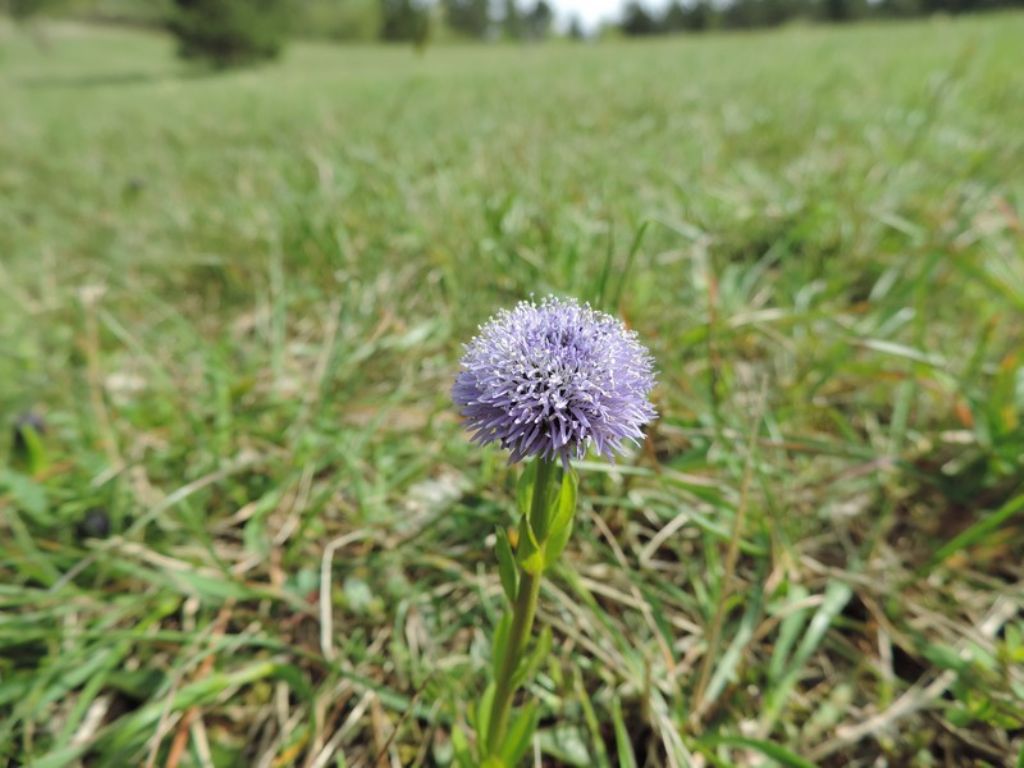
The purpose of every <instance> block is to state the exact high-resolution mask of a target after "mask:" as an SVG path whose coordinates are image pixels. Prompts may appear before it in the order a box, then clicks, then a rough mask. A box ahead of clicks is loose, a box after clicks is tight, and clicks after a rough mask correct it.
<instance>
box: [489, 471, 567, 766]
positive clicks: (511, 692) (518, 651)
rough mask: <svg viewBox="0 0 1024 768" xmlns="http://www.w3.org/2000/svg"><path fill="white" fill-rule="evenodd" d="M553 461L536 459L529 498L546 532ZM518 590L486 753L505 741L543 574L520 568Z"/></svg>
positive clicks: (536, 522)
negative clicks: (520, 663)
mask: <svg viewBox="0 0 1024 768" xmlns="http://www.w3.org/2000/svg"><path fill="white" fill-rule="evenodd" d="M554 470H555V464H554V462H550V461H544V460H543V459H538V460H537V477H536V479H535V480H534V484H533V498H532V499H531V501H530V524H531V526H532V527H533V529H534V530H538V529H540V530H542V531H545V532H546V531H547V528H548V526H547V520H546V515H547V514H548V504H547V496H548V490H547V489H548V485H549V484H550V483H551V479H552V478H553V477H554V475H555V471H554ZM519 577H520V578H519V591H518V592H517V593H516V601H515V604H514V605H513V606H512V625H511V627H509V633H508V645H506V647H505V658H504V659H502V660H501V669H500V670H499V671H498V679H497V680H496V681H495V686H494V703H493V704H492V706H491V719H490V725H489V726H488V728H487V752H488V754H489V755H496V754H498V751H499V750H500V749H501V745H502V743H503V742H504V740H505V733H506V731H507V730H508V716H509V713H510V712H511V710H512V698H513V697H514V696H515V693H516V690H515V687H514V686H513V679H514V678H515V674H516V669H517V668H518V667H519V661H520V659H521V658H522V655H523V651H524V650H526V644H527V642H528V641H529V639H530V633H531V631H532V630H533V617H534V615H535V614H536V613H537V598H538V596H539V595H540V577H541V574H539V573H537V574H533V573H527V572H526V571H523V570H522V569H520V571H519Z"/></svg>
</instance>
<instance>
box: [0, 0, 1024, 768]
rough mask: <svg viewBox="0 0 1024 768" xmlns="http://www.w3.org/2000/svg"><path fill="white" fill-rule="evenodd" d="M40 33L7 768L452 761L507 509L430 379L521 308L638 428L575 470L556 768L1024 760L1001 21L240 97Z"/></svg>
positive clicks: (116, 34) (309, 76)
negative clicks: (569, 307) (627, 449)
mask: <svg viewBox="0 0 1024 768" xmlns="http://www.w3.org/2000/svg"><path fill="white" fill-rule="evenodd" d="M47 36H48V39H49V49H48V50H46V51H42V50H40V49H38V48H36V47H34V45H33V43H32V41H31V38H29V37H28V36H26V35H23V34H18V33H16V32H14V31H13V30H12V29H10V28H9V27H0V350H2V353H3V354H2V356H0V413H3V414H6V416H7V420H8V422H10V421H13V420H14V418H15V417H16V415H17V414H19V413H22V412H25V411H26V410H29V409H35V410H36V411H38V412H39V413H40V414H42V415H43V416H44V417H45V420H46V422H47V427H48V431H47V434H46V435H45V436H44V439H43V443H44V445H45V449H46V451H47V452H48V455H49V460H48V461H47V462H46V464H45V466H37V467H36V468H35V472H34V474H33V473H30V472H29V470H28V469H27V468H26V467H24V466H22V465H20V464H19V463H18V456H16V455H14V452H13V451H12V450H8V449H7V448H6V447H5V448H3V449H2V451H3V452H2V453H0V456H3V457H5V461H4V464H3V465H5V466H6V467H7V468H5V469H0V762H2V761H3V760H4V759H6V760H8V761H9V764H11V765H32V766H37V767H39V768H43V767H44V766H61V765H72V764H75V763H76V761H81V762H82V764H85V765H90V766H92V765H96V766H125V765H179V764H180V765H217V766H221V765H238V766H285V765H304V766H325V765H349V766H370V765H391V766H399V765H445V764H446V761H447V760H448V758H449V757H450V744H449V741H448V733H449V728H450V725H451V723H452V722H455V721H461V720H463V719H464V717H465V713H466V711H467V708H468V707H470V706H472V705H474V703H475V702H474V700H473V696H474V694H475V693H476V692H479V691H480V690H481V689H482V683H483V680H484V677H485V667H486V664H487V656H488V653H489V651H488V645H487V637H488V636H489V634H490V630H491V627H492V626H493V623H494V621H495V619H496V617H497V611H498V607H499V605H500V600H501V597H500V595H501V588H500V585H499V583H498V578H497V572H496V569H495V568H494V566H493V553H492V550H491V546H492V544H493V535H492V533H493V530H494V526H495V525H496V524H498V523H499V522H500V521H502V520H503V519H506V520H507V517H505V516H507V515H508V513H509V511H510V507H511V504H510V489H511V488H512V483H513V480H514V478H513V476H512V472H511V471H510V470H509V468H508V467H506V466H505V465H504V461H503V458H502V457H501V456H500V455H499V454H498V453H496V452H493V453H485V454H481V452H480V451H478V450H477V449H475V448H471V447H470V446H468V445H467V441H466V439H465V436H464V435H463V434H462V433H461V432H460V429H459V425H458V423H457V420H456V419H455V417H454V415H453V413H452V409H451V407H450V405H449V401H448V395H447V391H448V388H449V385H450V382H451V380H452V377H453V375H454V371H455V366H456V362H457V359H458V355H459V351H460V342H461V341H463V340H466V339H467V338H468V336H469V335H470V334H471V333H472V331H473V330H474V329H475V327H476V325H477V324H478V323H480V322H482V321H483V320H485V319H486V318H487V316H488V315H489V314H490V313H491V312H492V311H493V310H494V309H496V308H497V307H499V306H502V305H508V304H510V303H512V302H514V301H515V300H516V299H518V298H520V297H522V296H524V295H527V294H529V293H530V292H535V293H537V294H543V293H546V292H549V291H554V292H559V293H567V294H573V295H578V296H581V297H584V298H589V299H591V300H592V301H594V302H596V303H600V304H601V305H603V306H605V307H608V308H611V309H614V310H615V311H618V312H619V313H621V315H622V316H623V317H625V318H626V319H627V320H628V322H629V323H630V324H631V325H632V326H633V327H634V328H636V329H637V330H638V331H639V332H640V334H641V335H642V337H643V338H644V339H645V340H646V341H647V342H648V343H649V344H650V345H651V347H652V348H653V350H654V352H655V354H656V357H657V359H658V365H659V368H660V371H661V384H660V387H659V389H658V391H657V393H656V397H657V402H658V407H659V410H660V411H661V413H662V418H661V420H660V421H659V422H658V424H657V425H656V427H655V428H654V430H653V434H652V437H651V440H650V441H649V443H648V445H647V446H646V447H645V449H644V450H643V451H641V452H639V453H638V455H636V456H635V457H634V458H633V459H630V460H628V461H624V462H622V463H620V464H619V465H618V466H615V467H609V466H605V465H599V464H593V465H587V466H585V467H584V468H583V480H582V492H583V497H584V510H583V513H582V519H581V521H580V523H579V525H578V530H577V535H576V536H575V538H574V541H573V543H572V545H571V550H570V553H569V557H571V560H572V562H573V570H572V571H571V572H570V571H562V572H560V573H559V574H556V576H555V578H554V579H552V580H551V581H550V582H549V583H547V584H546V585H545V591H544V593H543V594H542V598H541V621H542V622H544V623H546V624H548V625H550V626H552V627H553V629H554V631H555V638H556V642H555V648H554V650H553V652H552V655H551V657H550V660H549V662H548V664H547V666H546V668H545V671H544V673H543V674H542V675H541V676H540V677H539V678H538V680H537V682H536V685H535V686H534V687H535V693H536V694H537V695H539V696H540V697H541V698H542V700H543V702H544V707H545V719H544V725H545V728H544V732H543V735H542V738H541V739H540V741H539V742H538V753H537V754H538V756H543V757H538V760H543V761H546V764H550V765H580V766H610V765H615V766H632V765H638V766H683V765H717V766H729V765H742V766H748V765H761V764H784V765H808V764H822V765H836V766H840V765H843V766H846V765H865V766H866V765H884V764H888V765H922V766H928V765H958V766H965V765H991V766H1009V765H1012V764H1015V763H1017V762H1019V760H1021V759H1022V758H1021V757H1020V755H1021V753H1022V742H1024V704H1022V701H1024V614H1022V603H1024V597H1022V586H1024V570H1022V563H1021V561H1022V557H1021V555H1022V553H1024V526H1022V520H1021V518H1022V514H1021V513H1022V509H1024V484H1022V476H1024V427H1022V423H1024V422H1022V420H1024V353H1022V349H1024V255H1022V242H1024V229H1022V224H1021V209H1022V206H1024V132H1022V131H1021V126H1022V125H1024V70H1022V68H1021V64H1022V59H1021V53H1020V49H1019V43H1020V40H1021V39H1024V17H1022V16H1019V15H1001V16H990V17H986V18H979V19H968V18H963V19H959V20H957V21H956V22H947V21H941V20H940V21H934V22H922V23H915V24H906V25H895V24H894V25H891V26H885V27H872V26H864V27H855V28H847V29H841V30H840V29H834V30H830V29H804V28H792V29H787V30H785V31H782V32H779V33H774V34H763V35H762V34H756V35H755V34H750V35H736V36H718V37H709V38H701V39H699V40H691V39H684V40H674V41H664V42H653V43H643V44H608V45H598V46H576V47H570V46H561V45H551V46H545V47H526V48H513V47H486V48H485V47H480V48H469V47H467V48H444V49H433V50H430V51H428V52H427V54H426V56H424V57H422V58H421V57H417V56H415V55H413V54H412V53H411V52H409V51H408V50H406V49H388V50H385V49H370V48H367V49H360V48H351V49H344V48H330V47H314V46H307V47H301V46H300V47H296V48H294V49H293V50H292V51H291V53H290V55H289V56H288V58H287V60H286V61H285V62H284V63H283V64H282V65H280V66H277V67H271V68H266V69H260V70H253V71H249V72H244V73H238V74H231V75H225V76H220V77H202V76H198V75H196V74H194V73H189V72H183V71H181V70H180V69H179V68H178V65H177V64H176V63H175V62H174V60H173V58H172V46H171V44H170V43H169V42H168V41H167V40H164V39H162V38H159V37H153V36H148V35H145V34H139V33H128V32H120V31H104V30H95V29H87V28H81V27H59V26H55V27H51V28H50V29H49V30H48V32H47ZM379 761H382V762H379ZM880 761H881V762H880Z"/></svg>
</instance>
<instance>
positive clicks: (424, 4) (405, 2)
mask: <svg viewBox="0 0 1024 768" xmlns="http://www.w3.org/2000/svg"><path fill="white" fill-rule="evenodd" d="M4 4H6V8H7V11H8V13H9V14H10V15H11V16H13V17H14V18H15V19H19V20H24V19H28V18H31V17H32V16H34V15H37V14H40V13H43V12H46V13H53V14H61V15H69V14H70V15H76V16H79V17H84V18H91V19H100V20H106V21H119V22H125V23H133V24H145V25H149V26H162V27H164V28H166V29H168V30H169V31H170V32H172V33H173V34H174V35H175V36H176V38H177V40H178V50H179V53H180V54H181V56H182V57H184V58H186V59H195V60H199V61H202V62H205V63H207V64H212V65H213V66H218V67H225V66H234V65H238V64H246V63H250V62H253V61H259V60H263V59H269V58H273V57H275V56H276V55H277V54H278V53H279V52H280V50H281V48H282V46H283V45H284V42H285V40H286V39H287V38H288V37H289V36H300V37H326V38H331V39H335V40H343V41H371V40H383V41H388V42H412V43H414V44H416V45H418V46H424V45H426V44H427V43H428V42H431V41H440V40H453V39H454V40H458V39H465V40H542V39H544V38H546V37H548V36H550V35H551V34H553V33H554V32H555V31H556V27H555V13H554V8H553V7H552V5H551V2H550V0H0V9H2V8H3V7H4ZM1015 5H1016V6H1021V5H1024V0H687V2H685V3H684V2H682V1H681V0H672V1H671V2H669V3H668V4H667V5H666V4H664V3H663V2H662V3H658V4H657V5H653V4H649V3H645V2H641V0H626V2H625V3H624V5H623V7H622V11H621V13H620V16H619V19H618V21H617V22H613V23H611V24H608V25H606V26H605V27H604V28H603V29H602V30H599V31H598V33H599V34H606V33H608V32H611V33H614V34H622V35H625V36H630V37H643V36H653V35H665V34H677V33H686V32H691V33H693V32H704V31H707V30H713V29H744V28H753V27H770V26H777V25H780V24H784V23H786V22H789V21H792V20H795V19H806V20H810V21H825V22H846V21H853V20H857V19H862V18H868V17H876V18H877V17H908V16H915V15H927V14H934V13H951V14H958V13H969V12H974V11H982V10H989V9H994V8H1002V7H1009V6H1015ZM557 31H558V32H559V33H560V34H564V35H566V36H568V37H572V38H583V37H584V36H585V35H586V33H585V31H584V29H583V26H582V24H581V23H580V21H579V19H578V18H571V19H569V20H568V24H567V25H566V26H564V27H561V28H559V29H558V30H557ZM591 34H593V31H591Z"/></svg>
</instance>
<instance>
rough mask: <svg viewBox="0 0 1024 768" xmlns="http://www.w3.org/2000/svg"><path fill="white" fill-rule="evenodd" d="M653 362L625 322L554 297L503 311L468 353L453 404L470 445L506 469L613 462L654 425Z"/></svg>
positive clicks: (492, 320)
mask: <svg viewBox="0 0 1024 768" xmlns="http://www.w3.org/2000/svg"><path fill="white" fill-rule="evenodd" d="M653 386H654V361H653V360H652V358H651V356H650V354H649V353H648V351H647V350H646V349H645V348H644V346H643V345H642V344H640V342H639V341H638V340H637V336H636V333H634V332H633V331H630V330H627V329H626V327H625V326H624V325H623V324H622V322H621V321H620V320H618V319H616V318H614V317H612V316H611V315H608V314H606V313H604V312H599V311H597V310H594V309H592V308H591V307H590V305H589V304H580V303H579V302H577V301H576V300H575V299H558V298H555V297H552V296H549V297H548V298H546V299H544V300H542V301H541V302H540V303H539V304H537V303H535V302H533V301H523V302H520V303H519V304H518V305H516V307H515V308H513V309H511V310H502V311H500V312H499V313H498V314H497V315H495V316H494V317H493V318H491V319H490V321H488V322H487V323H486V324H485V325H483V326H482V327H481V328H480V332H479V334H478V335H477V336H476V338H475V339H473V341H471V342H470V343H469V344H468V345H467V346H466V351H465V355H464V356H463V358H462V370H461V371H460V373H459V375H458V377H457V379H456V380H455V386H454V387H453V388H452V399H453V400H454V401H455V404H456V405H458V406H459V407H460V409H461V413H462V415H463V416H464V417H465V419H466V426H467V428H468V429H469V430H470V431H471V432H473V440H474V441H475V442H477V443H481V444H486V443H492V442H497V443H499V444H500V445H501V446H502V447H503V448H507V449H508V450H509V451H510V452H511V461H520V460H522V459H524V458H526V457H528V456H540V457H542V458H544V459H548V460H553V459H555V458H559V459H561V460H562V462H563V464H565V465H566V466H567V465H568V461H569V459H572V458H575V459H581V458H583V457H584V456H585V455H586V453H587V450H588V449H589V448H590V447H591V446H592V447H593V448H594V449H595V450H596V451H597V453H599V454H601V455H603V456H605V457H607V458H613V457H614V455H615V454H617V453H621V452H622V448H623V442H624V441H631V442H634V443H637V444H639V442H640V440H642V438H643V429H642V428H643V426H644V425H645V424H647V423H648V422H650V421H652V420H653V419H654V418H655V417H656V415H657V414H656V412H655V410H654V407H653V406H652V405H651V403H650V400H649V399H648V395H649V393H650V391H651V388H652V387H653Z"/></svg>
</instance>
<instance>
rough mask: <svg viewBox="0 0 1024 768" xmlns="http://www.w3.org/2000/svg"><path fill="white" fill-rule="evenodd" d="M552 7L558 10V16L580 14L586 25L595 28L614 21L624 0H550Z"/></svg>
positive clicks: (564, 16)
mask: <svg viewBox="0 0 1024 768" xmlns="http://www.w3.org/2000/svg"><path fill="white" fill-rule="evenodd" d="M550 2H551V5H553V6H554V7H555V8H556V9H558V14H559V16H561V17H562V18H566V17H567V16H569V15H571V14H574V13H576V14H579V17H580V18H581V19H583V23H584V25H586V26H587V27H589V28H593V27H594V26H596V25H597V24H598V23H599V22H601V21H603V20H605V19H614V18H617V17H618V15H619V11H620V10H621V9H622V6H623V5H624V2H623V0H550Z"/></svg>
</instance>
